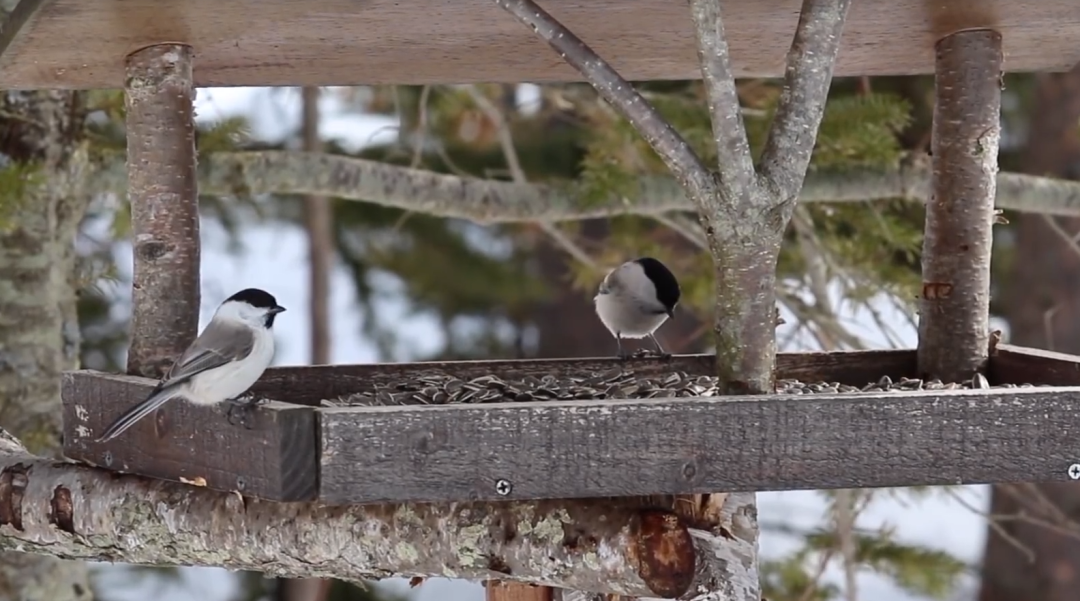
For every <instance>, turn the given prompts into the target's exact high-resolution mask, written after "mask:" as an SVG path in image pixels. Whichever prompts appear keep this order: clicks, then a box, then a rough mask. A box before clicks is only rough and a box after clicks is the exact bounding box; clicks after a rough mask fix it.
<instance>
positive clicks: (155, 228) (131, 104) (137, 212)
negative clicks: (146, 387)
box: [110, 44, 201, 415]
mask: <svg viewBox="0 0 1080 601" xmlns="http://www.w3.org/2000/svg"><path fill="white" fill-rule="evenodd" d="M191 69H192V49H191V47H190V46H185V45H183V44H160V45H156V46H150V47H147V48H143V49H141V50H137V51H135V52H133V53H131V54H130V55H128V57H127V78H126V82H125V84H126V87H125V92H126V94H125V107H126V109H127V117H126V121H125V122H126V125H127V160H128V197H129V199H130V202H131V225H132V240H133V244H134V248H133V249H132V250H133V255H134V262H135V266H134V277H133V281H132V306H133V309H132V316H131V347H130V348H129V350H128V358H127V371H128V373H129V374H136V375H141V376H146V377H159V376H161V375H162V374H164V373H165V371H166V370H167V369H168V368H169V367H170V366H171V365H172V363H173V361H175V360H176V359H177V358H178V357H179V356H180V355H181V354H182V353H183V352H184V349H186V348H187V346H188V345H189V344H191V342H192V341H193V340H194V339H195V336H196V335H197V334H198V326H199V298H200V288H201V282H200V281H199V260H200V255H199V200H198V189H197V186H198V179H197V173H196V165H195V156H196V155H195V122H194V104H193V100H194V97H195V88H194V84H193V83H192V73H191ZM140 400H141V399H140ZM131 402H135V400H134V399H132V400H131ZM110 415H111V414H110Z"/></svg>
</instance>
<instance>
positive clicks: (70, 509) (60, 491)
mask: <svg viewBox="0 0 1080 601" xmlns="http://www.w3.org/2000/svg"><path fill="white" fill-rule="evenodd" d="M49 523H51V524H52V525H53V526H56V527H57V528H59V529H60V530H63V531H64V532H67V533H68V534H75V504H74V503H73V502H72V501H71V491H70V490H68V489H67V488H65V487H64V486H62V485H61V486H57V487H56V489H54V490H53V494H52V499H50V500H49Z"/></svg>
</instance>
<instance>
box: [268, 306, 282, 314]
mask: <svg viewBox="0 0 1080 601" xmlns="http://www.w3.org/2000/svg"><path fill="white" fill-rule="evenodd" d="M284 312H285V307H281V306H278V307H274V308H273V309H270V314H271V315H277V314H278V313H284Z"/></svg>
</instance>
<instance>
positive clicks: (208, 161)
mask: <svg viewBox="0 0 1080 601" xmlns="http://www.w3.org/2000/svg"><path fill="white" fill-rule="evenodd" d="M126 169H127V168H126V166H125V164H124V158H123V154H120V155H117V156H116V157H113V158H112V159H110V160H106V161H104V162H102V163H100V164H99V165H98V166H97V169H96V170H94V171H92V172H90V173H89V174H88V175H89V177H90V181H89V189H90V191H91V192H93V193H97V194H115V195H117V197H118V198H124V197H125V195H126V193H127V170H126ZM930 175H931V173H930V165H929V163H928V162H926V161H913V162H908V163H904V164H902V165H899V166H897V167H891V168H857V169H845V170H843V171H811V172H810V173H809V174H807V176H806V181H805V183H804V185H803V187H802V190H801V192H800V195H799V202H801V203H820V202H828V203H847V202H863V201H877V200H889V199H903V200H909V201H911V202H920V203H925V202H926V199H927V198H929V197H930ZM199 192H200V193H201V194H205V195H210V196H241V197H243V196H258V195H263V194H295V195H305V194H312V195H318V196H327V197H334V198H340V199H343V200H351V201H357V202H370V203H372V204H377V205H380V206H385V207H392V208H397V209H403V210H407V211H415V212H418V213H425V214H428V215H433V216H436V217H445V218H454V219H466V220H469V221H473V222H475V223H479V224H492V223H525V222H534V221H537V220H538V219H543V220H545V221H552V222H556V221H579V220H582V219H600V218H604V217H611V216H615V215H645V216H651V215H659V214H663V213H670V212H675V211H696V209H697V207H696V206H695V205H694V203H692V202H691V201H690V199H689V198H687V196H686V193H685V192H684V191H683V189H682V188H681V187H680V186H679V184H678V183H677V182H675V180H673V179H672V178H670V177H663V176H646V177H641V178H638V179H637V180H636V182H635V191H634V193H633V194H632V195H630V196H626V197H623V196H614V195H613V196H611V197H609V198H607V199H605V200H602V201H599V202H589V203H584V202H582V201H580V200H579V198H578V197H577V195H576V193H575V190H574V187H573V186H572V185H570V184H568V185H566V186H549V185H542V184H515V183H511V182H505V181H497V180H488V179H480V178H471V177H457V176H453V175H445V174H441V173H435V172H433V171H425V170H420V169H410V168H407V167H397V166H395V165H390V164H387V163H380V162H377V161H369V160H365V159H354V158H351V157H347V156H341V155H334V154H326V153H309V152H298V151H263V152H214V153H210V154H208V155H206V156H204V157H201V158H200V161H199ZM995 207H996V208H998V209H1005V210H1010V211H1019V212H1023V213H1041V214H1045V215H1057V216H1061V217H1080V182H1076V181H1071V180H1064V179H1054V178H1049V177H1038V176H1034V175H1026V174H1022V173H1005V172H1002V173H998V176H997V200H996V201H995Z"/></svg>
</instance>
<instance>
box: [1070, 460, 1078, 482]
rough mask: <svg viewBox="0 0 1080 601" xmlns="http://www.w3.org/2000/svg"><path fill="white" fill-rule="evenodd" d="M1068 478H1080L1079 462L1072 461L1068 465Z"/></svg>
mask: <svg viewBox="0 0 1080 601" xmlns="http://www.w3.org/2000/svg"><path fill="white" fill-rule="evenodd" d="M1069 478H1072V479H1073V480H1080V463H1074V464H1072V465H1070V466H1069Z"/></svg>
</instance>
